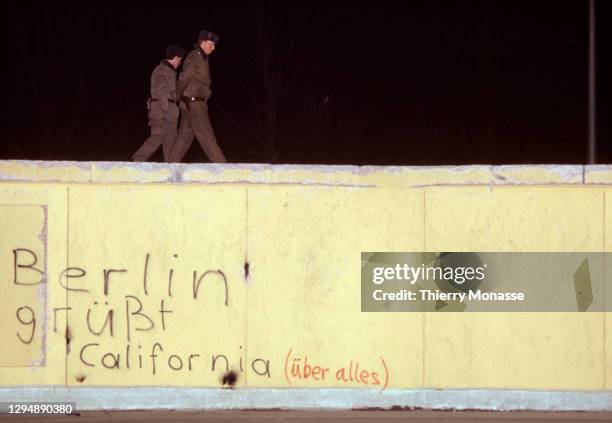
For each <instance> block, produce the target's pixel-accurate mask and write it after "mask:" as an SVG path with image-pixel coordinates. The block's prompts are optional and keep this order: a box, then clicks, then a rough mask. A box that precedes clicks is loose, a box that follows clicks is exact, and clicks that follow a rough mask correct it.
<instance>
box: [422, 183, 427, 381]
mask: <svg viewBox="0 0 612 423" xmlns="http://www.w3.org/2000/svg"><path fill="white" fill-rule="evenodd" d="M426 219H427V191H426V190H423V253H425V252H426V251H427V230H426V222H427V221H426ZM421 314H422V316H423V318H422V329H423V336H422V338H421V343H422V344H423V345H422V347H421V350H422V354H423V356H422V364H421V367H422V369H421V370H422V375H421V387H423V388H424V387H425V323H426V321H427V319H426V314H425V311H424V310H423V311H421Z"/></svg>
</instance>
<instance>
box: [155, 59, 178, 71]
mask: <svg viewBox="0 0 612 423" xmlns="http://www.w3.org/2000/svg"><path fill="white" fill-rule="evenodd" d="M159 64H160V65H166V66H168V67H169V68H170V69H172V72H174V73H176V69H174V66H172V65H171V64H170V63H168V61H167V60H162V61H161V62H159Z"/></svg>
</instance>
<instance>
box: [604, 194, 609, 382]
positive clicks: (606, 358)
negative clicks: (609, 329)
mask: <svg viewBox="0 0 612 423" xmlns="http://www.w3.org/2000/svg"><path fill="white" fill-rule="evenodd" d="M606 247H607V240H606V191H605V190H604V192H603V252H604V286H603V297H604V312H603V353H604V356H603V364H604V365H603V369H604V372H603V389H604V390H606V389H607V388H608V387H607V380H606V379H607V373H608V366H607V364H608V346H607V342H606V315H607V310H608V304H607V294H606V285H607V283H608V274H607V272H608V269H607V267H606V263H607V261H608V258H607V254H606V253H607V251H606Z"/></svg>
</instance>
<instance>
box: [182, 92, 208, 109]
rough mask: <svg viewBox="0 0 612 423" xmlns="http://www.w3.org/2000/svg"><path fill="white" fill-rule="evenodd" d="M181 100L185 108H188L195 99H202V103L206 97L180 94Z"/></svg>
mask: <svg viewBox="0 0 612 423" xmlns="http://www.w3.org/2000/svg"><path fill="white" fill-rule="evenodd" d="M181 101H182V102H183V103H185V106H186V107H187V110H190V106H191V103H193V102H195V101H203V102H204V103H206V98H204V97H196V96H192V97H187V96H185V95H182V96H181Z"/></svg>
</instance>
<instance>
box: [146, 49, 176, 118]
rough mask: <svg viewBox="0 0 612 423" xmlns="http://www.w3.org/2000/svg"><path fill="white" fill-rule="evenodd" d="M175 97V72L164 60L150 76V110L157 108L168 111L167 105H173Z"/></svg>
mask: <svg viewBox="0 0 612 423" xmlns="http://www.w3.org/2000/svg"><path fill="white" fill-rule="evenodd" d="M176 100H177V97H176V70H175V69H174V67H173V66H172V65H171V64H170V63H168V62H167V61H165V60H162V61H161V62H160V63H159V65H157V66H156V67H155V69H154V70H153V73H152V74H151V109H152V110H153V109H155V108H157V107H159V108H160V109H161V110H162V111H166V110H168V107H169V103H168V102H170V103H174V102H175V101H176Z"/></svg>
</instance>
